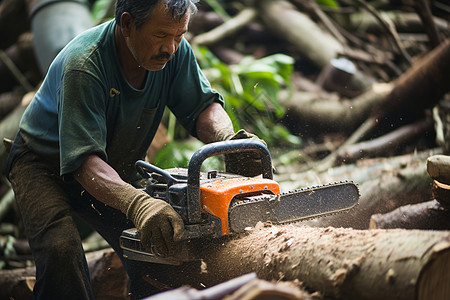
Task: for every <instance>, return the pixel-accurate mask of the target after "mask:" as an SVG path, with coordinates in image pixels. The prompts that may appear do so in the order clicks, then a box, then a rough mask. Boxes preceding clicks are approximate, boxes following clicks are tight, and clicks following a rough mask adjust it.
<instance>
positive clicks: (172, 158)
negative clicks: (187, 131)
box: [152, 139, 225, 171]
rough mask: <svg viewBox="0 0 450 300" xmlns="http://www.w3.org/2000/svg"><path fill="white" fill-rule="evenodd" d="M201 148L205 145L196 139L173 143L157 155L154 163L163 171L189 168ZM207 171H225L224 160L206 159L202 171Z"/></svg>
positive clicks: (217, 157) (218, 158) (216, 158)
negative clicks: (193, 157)
mask: <svg viewBox="0 0 450 300" xmlns="http://www.w3.org/2000/svg"><path fill="white" fill-rule="evenodd" d="M201 146H203V143H202V142H200V141H199V140H196V139H189V140H183V141H172V142H170V143H168V144H167V145H165V146H164V147H163V149H161V150H160V151H159V152H158V153H157V154H156V156H155V158H154V159H153V161H152V163H153V164H154V165H155V166H158V167H160V168H161V169H169V168H175V167H177V168H187V167H188V164H189V161H190V160H191V157H192V155H193V154H194V152H195V151H197V149H199V148H200V147H201ZM206 170H222V171H223V170H225V167H224V163H223V159H222V158H221V157H220V156H214V157H210V158H208V159H206V160H205V161H204V163H203V165H202V171H206Z"/></svg>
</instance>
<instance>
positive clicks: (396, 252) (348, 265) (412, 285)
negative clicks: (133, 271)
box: [149, 226, 450, 300]
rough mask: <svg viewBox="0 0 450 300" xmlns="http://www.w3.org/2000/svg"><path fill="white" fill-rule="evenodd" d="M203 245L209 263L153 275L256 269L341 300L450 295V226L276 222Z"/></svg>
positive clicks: (174, 282) (218, 277)
mask: <svg viewBox="0 0 450 300" xmlns="http://www.w3.org/2000/svg"><path fill="white" fill-rule="evenodd" d="M412 241H413V242H412ZM199 244H201V245H199V247H198V249H197V251H199V252H198V253H200V256H201V257H202V259H203V260H202V262H193V263H187V264H184V265H182V266H160V265H154V266H152V267H151V268H149V276H150V277H151V278H153V279H154V280H156V281H157V282H159V283H164V284H166V285H169V286H172V287H177V286H181V285H185V284H188V285H190V286H193V287H199V286H200V285H203V286H206V287H208V286H212V285H215V284H217V283H219V282H223V281H225V280H228V279H229V278H234V277H236V276H239V275H241V274H246V273H248V272H252V271H254V272H256V273H257V275H258V277H259V278H261V279H265V280H281V279H282V280H286V281H294V280H299V281H301V282H303V283H304V285H305V286H306V287H308V288H309V289H311V290H314V291H320V293H322V294H324V295H325V296H332V297H336V298H338V299H386V300H387V299H447V298H448V297H450V294H449V293H450V290H449V289H448V286H449V284H450V276H449V272H448V268H449V267H450V232H449V231H441V232H438V231H413V230H411V231H408V230H370V231H369V230H353V229H344V228H339V229H338V228H309V227H295V226H283V227H275V226H273V227H268V228H261V229H256V230H254V231H252V232H251V233H249V234H248V235H242V236H239V237H234V238H232V239H218V240H217V239H216V240H211V241H206V240H203V241H199ZM201 265H203V272H201V271H200V266H201ZM205 266H206V270H205ZM175 274H176V275H175Z"/></svg>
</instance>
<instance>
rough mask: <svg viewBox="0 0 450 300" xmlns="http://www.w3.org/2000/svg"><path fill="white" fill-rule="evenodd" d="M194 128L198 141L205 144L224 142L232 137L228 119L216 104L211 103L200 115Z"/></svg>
mask: <svg viewBox="0 0 450 300" xmlns="http://www.w3.org/2000/svg"><path fill="white" fill-rule="evenodd" d="M196 128H197V137H198V139H199V140H200V141H202V142H203V143H205V144H208V143H212V142H218V141H224V140H227V139H229V138H230V137H231V136H233V135H234V130H233V124H232V122H231V119H230V117H229V116H228V114H227V113H226V111H225V110H224V109H223V107H222V105H221V104H219V103H217V102H213V103H212V104H211V105H210V106H208V107H207V108H206V109H205V110H204V111H202V112H201V113H200V115H199V116H198V118H197V123H196Z"/></svg>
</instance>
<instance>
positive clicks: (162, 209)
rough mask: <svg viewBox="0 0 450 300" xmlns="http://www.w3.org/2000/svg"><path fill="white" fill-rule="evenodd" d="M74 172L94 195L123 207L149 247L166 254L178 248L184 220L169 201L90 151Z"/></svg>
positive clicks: (120, 208)
mask: <svg viewBox="0 0 450 300" xmlns="http://www.w3.org/2000/svg"><path fill="white" fill-rule="evenodd" d="M73 175H74V178H75V179H76V180H77V181H78V182H79V183H80V184H81V185H82V186H83V187H84V188H85V189H86V191H87V192H88V193H89V194H91V195H92V196H93V197H94V198H96V199H97V200H99V201H101V202H103V203H105V204H106V205H109V206H111V207H113V208H116V209H119V210H120V211H122V212H123V213H124V214H125V215H126V216H127V218H128V219H129V220H131V221H132V222H133V224H134V225H135V226H136V228H137V229H138V231H139V232H140V234H141V242H142V244H143V245H144V246H145V247H146V248H147V249H150V248H151V247H154V248H155V249H156V251H157V253H160V254H163V255H165V254H166V255H173V254H174V253H175V252H176V251H178V249H177V245H176V243H175V240H177V239H179V238H181V236H182V235H183V231H184V224H183V220H182V219H181V217H180V216H179V215H178V214H177V213H176V212H175V210H174V209H173V208H172V206H170V204H168V203H167V202H165V201H164V200H160V199H155V198H152V197H150V196H149V195H148V194H147V193H145V192H144V191H141V190H138V189H136V188H134V187H133V186H131V185H130V184H128V183H126V182H125V181H123V180H122V179H121V178H120V176H119V174H117V172H116V171H115V170H114V169H113V168H112V167H111V166H110V165H108V164H107V163H106V162H105V161H103V160H102V159H101V158H100V157H98V156H97V155H90V156H89V157H88V158H87V159H86V160H85V161H84V163H83V164H82V166H81V167H80V168H79V169H77V170H76V171H75V172H74V174H73Z"/></svg>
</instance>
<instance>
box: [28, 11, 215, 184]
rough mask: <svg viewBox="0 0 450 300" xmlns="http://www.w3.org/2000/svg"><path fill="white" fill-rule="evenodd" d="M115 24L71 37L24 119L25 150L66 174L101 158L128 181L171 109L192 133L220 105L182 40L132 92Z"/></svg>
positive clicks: (53, 64) (190, 51)
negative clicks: (94, 156)
mask: <svg viewBox="0 0 450 300" xmlns="http://www.w3.org/2000/svg"><path fill="white" fill-rule="evenodd" d="M114 27H115V21H114V20H112V21H109V22H107V23H104V24H102V25H99V26H97V27H94V28H92V29H90V30H88V31H86V32H84V33H82V34H80V35H79V36H77V37H76V38H75V39H73V40H72V41H71V42H70V43H69V44H68V45H67V46H66V47H65V48H64V49H63V50H62V51H61V52H60V53H59V54H58V56H57V57H56V58H55V60H54V61H53V63H52V64H51V66H50V68H49V71H48V73H47V76H46V77H45V79H44V81H43V83H42V86H41V87H40V89H39V90H38V92H37V93H36V95H35V97H34V99H33V101H32V102H31V103H30V105H29V106H28V108H27V110H26V111H25V113H24V115H23V117H22V120H21V123H20V131H21V134H22V136H23V138H24V140H25V142H26V144H27V145H28V147H29V148H30V149H32V150H33V151H35V152H36V153H38V154H40V155H43V156H45V157H47V158H49V159H51V160H54V161H58V162H59V165H60V174H61V175H66V174H70V173H71V172H73V171H75V170H76V169H77V168H79V167H80V166H81V164H82V163H83V161H84V160H85V159H86V158H87V156H88V155H90V154H97V155H99V156H100V157H101V158H102V159H104V160H105V161H106V162H108V163H109V164H110V165H111V166H112V167H113V168H114V169H115V170H116V171H117V172H118V173H119V175H120V176H121V177H122V178H123V179H124V180H127V181H129V180H130V179H131V177H132V176H134V175H135V170H134V163H135V162H136V160H138V159H142V158H144V157H145V154H146V151H147V149H148V147H149V146H150V143H151V141H152V139H153V137H154V135H155V132H156V130H157V128H158V125H159V123H160V121H161V118H162V115H163V112H164V109H165V107H166V106H167V107H168V108H169V109H170V110H171V111H172V112H173V114H174V115H175V116H176V117H177V120H178V121H179V122H180V123H181V124H182V125H183V126H184V127H185V128H186V129H187V130H188V131H189V132H191V133H192V134H194V135H195V121H196V119H197V117H198V115H199V114H200V112H202V111H203V110H204V109H205V108H206V107H208V106H209V105H210V104H211V103H212V102H214V101H217V102H220V103H222V104H223V98H222V96H221V95H220V94H218V93H217V92H216V91H214V90H213V89H212V88H211V86H210V84H209V82H208V80H207V79H206V78H205V76H204V75H203V73H202V72H201V70H200V68H199V66H198V64H197V61H196V58H195V56H194V53H193V51H192V49H191V47H190V45H189V43H188V42H187V41H186V40H185V39H183V40H182V42H181V43H180V46H179V48H178V50H177V52H176V53H175V57H174V58H173V59H172V60H170V61H169V62H168V63H167V64H166V66H165V68H164V69H163V70H160V71H148V74H147V78H146V82H145V86H144V88H143V89H140V90H138V89H135V88H134V87H132V86H131V85H130V84H129V83H128V82H127V81H126V80H125V77H124V76H123V73H122V71H121V68H120V64H119V60H118V57H117V53H116V47H115V41H114Z"/></svg>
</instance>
